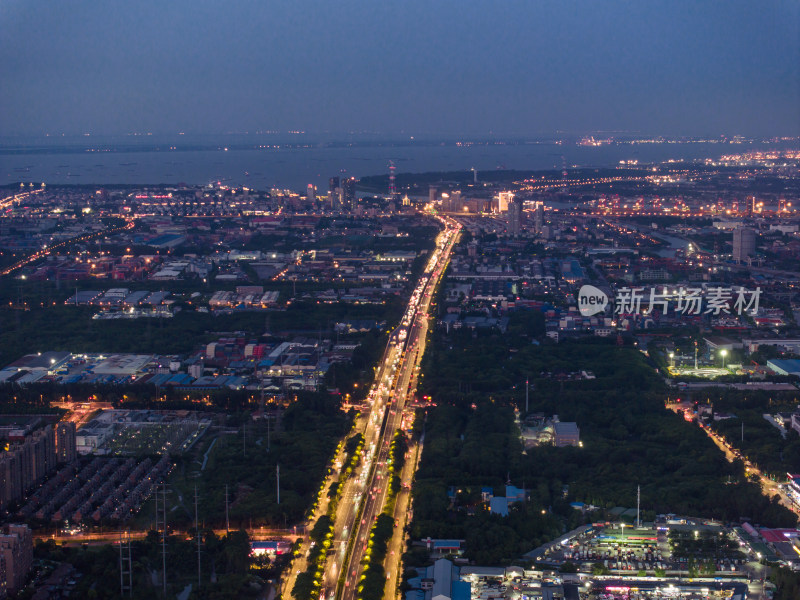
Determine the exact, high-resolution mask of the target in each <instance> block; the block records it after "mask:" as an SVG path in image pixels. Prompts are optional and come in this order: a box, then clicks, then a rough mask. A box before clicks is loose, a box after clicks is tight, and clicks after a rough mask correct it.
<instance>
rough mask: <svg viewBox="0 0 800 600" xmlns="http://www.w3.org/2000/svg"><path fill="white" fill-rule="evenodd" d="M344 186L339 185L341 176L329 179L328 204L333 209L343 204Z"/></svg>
mask: <svg viewBox="0 0 800 600" xmlns="http://www.w3.org/2000/svg"><path fill="white" fill-rule="evenodd" d="M341 195H342V188H340V187H339V178H338V177H331V178H330V179H328V205H329V207H330V209H331V210H338V209H339V207H340V206H341Z"/></svg>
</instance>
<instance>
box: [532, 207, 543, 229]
mask: <svg viewBox="0 0 800 600" xmlns="http://www.w3.org/2000/svg"><path fill="white" fill-rule="evenodd" d="M542 227H544V202H537V203H536V208H534V210H533V228H534V230H535V231H536V234H537V235H540V234H541V233H542Z"/></svg>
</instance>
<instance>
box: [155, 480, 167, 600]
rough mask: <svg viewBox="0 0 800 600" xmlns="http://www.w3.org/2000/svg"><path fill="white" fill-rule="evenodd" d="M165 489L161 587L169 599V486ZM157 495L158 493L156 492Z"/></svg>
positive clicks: (163, 494) (162, 522)
mask: <svg viewBox="0 0 800 600" xmlns="http://www.w3.org/2000/svg"><path fill="white" fill-rule="evenodd" d="M162 485H163V486H164V487H163V488H162V489H163V492H162V496H161V506H162V508H163V509H164V513H163V518H162V519H161V524H162V526H163V527H164V529H163V533H162V535H161V568H162V571H161V573H162V575H161V587H162V589H163V591H164V598H166V597H167V484H166V483H164V484H162ZM156 494H158V491H157V490H156Z"/></svg>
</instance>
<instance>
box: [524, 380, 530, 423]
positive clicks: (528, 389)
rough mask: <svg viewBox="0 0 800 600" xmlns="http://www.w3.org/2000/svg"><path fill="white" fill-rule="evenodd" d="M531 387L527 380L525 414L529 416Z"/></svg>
mask: <svg viewBox="0 0 800 600" xmlns="http://www.w3.org/2000/svg"><path fill="white" fill-rule="evenodd" d="M530 389H531V386H530V382H529V381H528V380H527V379H526V380H525V414H526V415H527V414H528V392H529V391H530Z"/></svg>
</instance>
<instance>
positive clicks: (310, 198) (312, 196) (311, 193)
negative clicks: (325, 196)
mask: <svg viewBox="0 0 800 600" xmlns="http://www.w3.org/2000/svg"><path fill="white" fill-rule="evenodd" d="M316 201H317V188H316V187H314V184H313V183H309V184H308V188H307V191H306V202H308V203H309V204H314V202H316Z"/></svg>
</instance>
